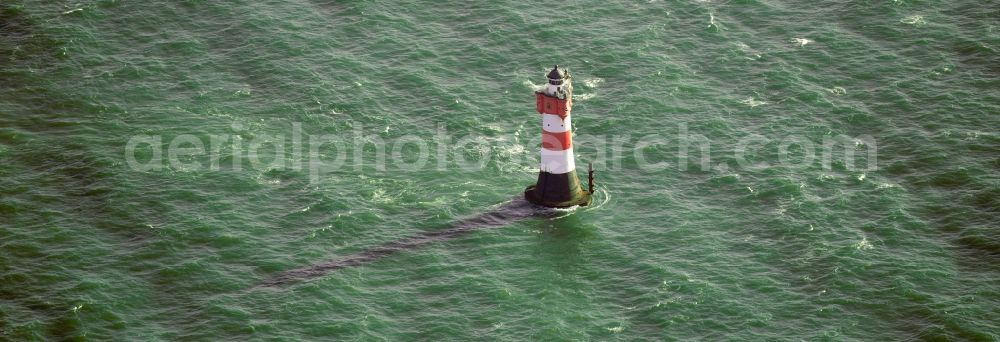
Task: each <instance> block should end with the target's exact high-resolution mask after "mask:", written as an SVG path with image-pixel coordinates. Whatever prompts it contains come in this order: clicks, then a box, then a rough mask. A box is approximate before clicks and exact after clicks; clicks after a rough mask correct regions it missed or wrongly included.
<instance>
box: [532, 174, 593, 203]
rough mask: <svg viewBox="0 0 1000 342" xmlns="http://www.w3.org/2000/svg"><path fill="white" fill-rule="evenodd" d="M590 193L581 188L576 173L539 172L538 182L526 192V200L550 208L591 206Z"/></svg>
mask: <svg viewBox="0 0 1000 342" xmlns="http://www.w3.org/2000/svg"><path fill="white" fill-rule="evenodd" d="M590 197H591V196H590V192H587V191H586V190H583V188H582V187H581V186H580V178H578V177H577V176H576V171H575V170H574V171H570V172H567V173H559V174H556V173H548V172H539V173H538V182H537V183H535V185H532V186H529V187H528V188H527V189H525V190H524V199H526V200H528V202H531V203H533V204H535V205H540V206H543V207H549V208H569V207H572V206H578V205H579V206H586V205H588V204H590Z"/></svg>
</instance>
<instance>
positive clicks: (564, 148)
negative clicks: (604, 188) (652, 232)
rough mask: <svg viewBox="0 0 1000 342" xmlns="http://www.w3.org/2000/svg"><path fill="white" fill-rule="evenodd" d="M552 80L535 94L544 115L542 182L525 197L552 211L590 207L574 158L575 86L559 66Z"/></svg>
mask: <svg viewBox="0 0 1000 342" xmlns="http://www.w3.org/2000/svg"><path fill="white" fill-rule="evenodd" d="M548 77H549V83H548V84H547V85H546V86H545V89H542V90H541V91H536V92H535V107H536V109H537V110H538V113H539V114H542V163H541V166H540V167H539V172H538V182H537V183H535V185H532V186H529V187H528V188H527V189H526V190H525V191H524V198H525V199H527V200H528V201H529V202H531V203H534V204H537V205H541V206H546V207H551V208H567V207H572V206H576V205H587V204H590V192H587V191H586V190H584V189H583V188H582V187H581V186H580V178H578V177H577V175H576V162H575V161H574V156H573V121H572V120H571V119H570V110H571V109H572V107H573V85H572V83H571V80H570V76H569V73H567V72H566V71H565V70H564V69H559V66H558V65H556V66H555V68H553V69H552V71H550V72H549V75H548Z"/></svg>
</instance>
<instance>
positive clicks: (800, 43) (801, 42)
mask: <svg viewBox="0 0 1000 342" xmlns="http://www.w3.org/2000/svg"><path fill="white" fill-rule="evenodd" d="M792 42H794V43H795V44H797V45H798V46H800V47H802V46H806V44H809V43H812V42H813V41H811V40H809V39H806V38H792Z"/></svg>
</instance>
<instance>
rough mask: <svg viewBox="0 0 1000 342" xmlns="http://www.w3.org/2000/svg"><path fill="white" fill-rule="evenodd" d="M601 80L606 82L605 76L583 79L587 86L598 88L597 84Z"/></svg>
mask: <svg viewBox="0 0 1000 342" xmlns="http://www.w3.org/2000/svg"><path fill="white" fill-rule="evenodd" d="M601 82H604V79H603V78H591V79H586V80H583V85H585V86H587V88H597V85H598V84H600V83H601Z"/></svg>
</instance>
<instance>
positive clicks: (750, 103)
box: [740, 97, 767, 108]
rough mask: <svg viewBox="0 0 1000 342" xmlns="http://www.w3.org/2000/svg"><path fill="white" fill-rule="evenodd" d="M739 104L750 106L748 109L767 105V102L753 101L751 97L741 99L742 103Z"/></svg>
mask: <svg viewBox="0 0 1000 342" xmlns="http://www.w3.org/2000/svg"><path fill="white" fill-rule="evenodd" d="M740 103H742V104H745V105H747V106H750V108H753V107H757V106H762V105H766V104H767V102H764V101H760V100H757V99H754V98H753V97H748V98H746V99H743V101H740Z"/></svg>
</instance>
